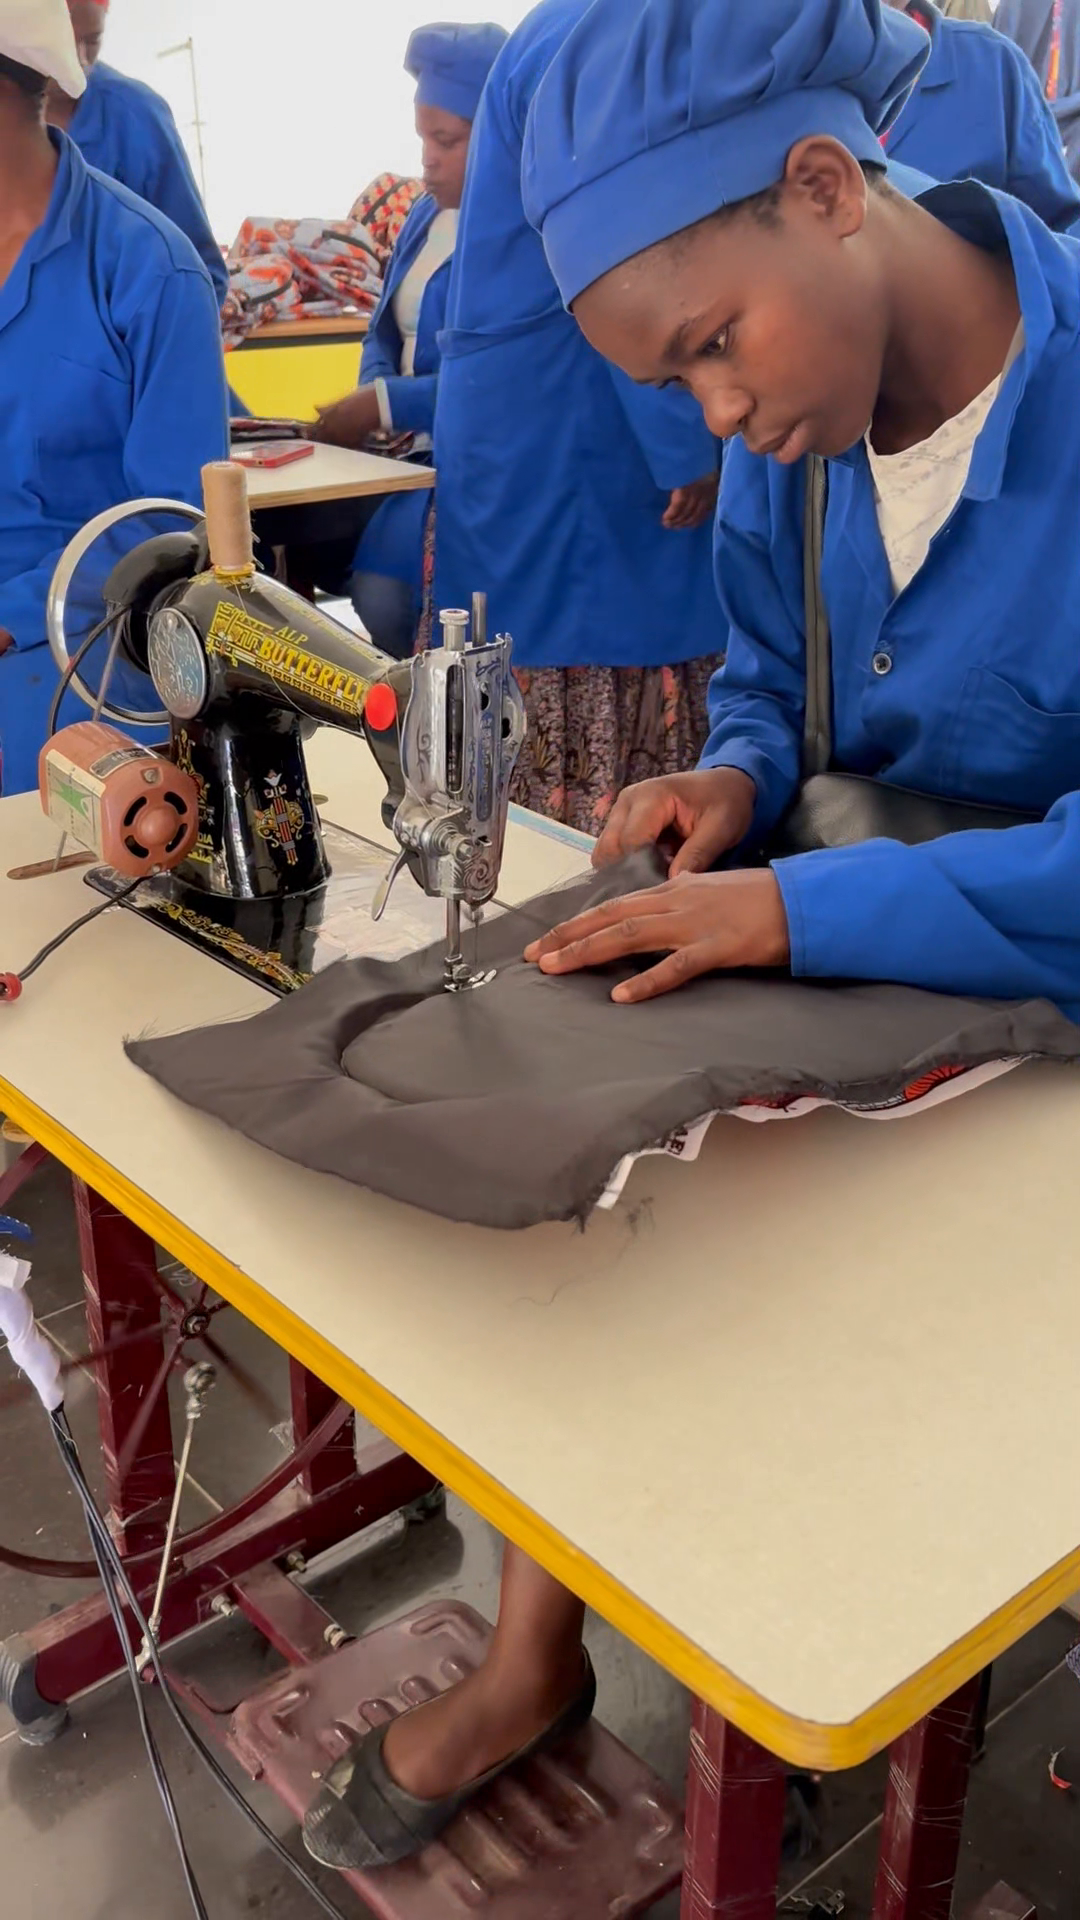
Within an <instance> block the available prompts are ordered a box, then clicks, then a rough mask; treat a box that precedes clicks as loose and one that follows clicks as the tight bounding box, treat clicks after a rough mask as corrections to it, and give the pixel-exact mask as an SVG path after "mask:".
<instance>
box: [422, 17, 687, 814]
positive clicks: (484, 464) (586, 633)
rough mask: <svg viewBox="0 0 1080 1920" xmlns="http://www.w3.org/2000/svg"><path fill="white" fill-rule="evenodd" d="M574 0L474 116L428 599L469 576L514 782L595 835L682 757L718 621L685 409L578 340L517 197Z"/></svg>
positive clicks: (448, 339) (438, 452) (438, 429)
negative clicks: (632, 794)
mask: <svg viewBox="0 0 1080 1920" xmlns="http://www.w3.org/2000/svg"><path fill="white" fill-rule="evenodd" d="M586 3H587V0H543V4H541V5H540V6H538V7H536V8H534V10H533V12H532V13H531V14H529V16H528V18H527V19H526V20H525V21H524V22H523V23H522V25H521V26H520V27H519V28H518V30H517V32H516V33H515V34H514V35H513V36H512V38H511V40H510V42H509V44H508V45H507V46H506V47H505V48H504V50H503V52H502V53H501V54H500V56H499V59H498V60H497V62H496V64H495V67H494V69H493V71H492V75H491V78H490V80H489V82H488V86H487V90H486V92H485V95H484V99H483V101H482V102H481V106H480V111H479V114H478V115H477V121H476V127H475V130H474V133H473V143H472V151H471V153H470V156H469V174H468V179H467V181H466V186H465V199H464V203H463V205H462V211H461V228H460V232H459V235H458V246H457V252H456V254H455V257H454V268H453V273H452V275H451V281H450V301H449V308H448V312H447V324H446V332H445V334H444V336H443V342H442V346H443V365H442V373H441V376H440V380H439V402H438V407H437V410H436V415H435V465H436V468H437V470H438V475H439V483H438V484H439V503H438V514H437V519H436V527H435V599H436V604H437V605H438V606H442V607H446V606H468V604H469V596H470V595H471V594H472V593H473V592H474V591H475V590H476V589H477V588H480V589H482V590H483V591H485V592H486V593H487V595H488V598H489V617H490V620H491V623H492V625H493V628H494V629H496V630H499V631H506V632H509V633H511V634H512V635H513V639H514V661H515V666H516V667H517V669H518V674H519V679H520V680H521V681H522V685H523V691H524V694H525V704H526V709H527V712H528V718H529V731H528V735H527V738H526V743H525V747H524V750H523V752H522V755H521V759H520V761H519V763H518V770H517V775H516V781H515V791H514V797H515V799H516V800H518V801H520V802H521V804H522V805H524V806H528V807H532V808H533V809H535V810H536V811H537V812H540V813H544V814H546V815H548V816H549V817H553V818H555V819H558V820H561V821H563V822H565V823H566V824H568V825H570V826H573V827H577V828H580V829H582V830H583V831H585V832H588V833H598V832H599V831H600V830H601V828H602V827H603V825H604V822H605V820H606V818H607V815H608V812H609V811H610V809H611V806H612V805H613V803H614V800H615V796H616V794H617V793H618V792H619V791H620V790H621V788H622V787H623V786H625V785H626V783H627V781H628V780H634V779H641V778H642V777H644V775H646V774H647V773H654V772H656V773H659V772H664V771H667V770H669V769H670V770H674V769H676V768H678V767H685V766H691V765H693V763H694V761H695V760H696V758H697V754H698V751H699V749H700V745H701V742H702V740H703V738H704V733H705V725H706V715H705V695H706V690H707V687H708V683H709V677H710V674H711V671H712V668H713V666H714V665H715V663H716V656H717V654H718V652H719V651H720V648H721V645H722V622H721V620H720V617H719V616H720V609H719V606H718V603H717V598H716V590H715V586H714V584H713V578H712V562H711V553H710V534H709V521H710V519H711V515H712V509H713V505H714V502H715V497H716V484H717V471H716V470H717V466H718V453H717V447H716V442H715V440H714V438H713V437H712V435H711V434H710V433H709V431H708V428H707V427H706V425H705V422H704V420H703V419H702V416H701V410H700V408H699V407H697V406H696V405H695V404H694V403H693V402H692V401H690V400H689V399H688V397H687V396H686V395H685V394H680V393H657V392H653V391H650V390H648V389H644V388H641V387H638V386H636V385H635V384H634V382H633V381H631V380H628V379H627V378H626V376H625V375H624V374H623V373H621V372H620V371H619V370H618V369H617V368H615V367H613V366H611V365H610V363H609V362H608V361H606V360H605V359H603V358H602V357H601V356H600V355H599V354H597V353H595V352H594V351H593V349H592V348H591V347H590V346H589V345H588V343H587V342H586V341H585V340H584V339H583V337H582V335H581V333H580V332H579V330H578V329H577V328H576V327H575V325H574V323H573V321H572V319H571V318H570V316H569V314H567V313H566V312H564V310H563V304H562V301H561V299H560V297H559V291H558V288H557V287H556V285H555V282H554V280H553V278H552V275H551V269H550V267H549V266H548V264H547V261H546V260H545V258H544V253H543V248H542V246H541V244H540V241H539V239H538V237H537V235H536V234H535V233H534V231H533V230H532V228H531V227H530V225H529V222H528V220H527V219H526V216H525V210H524V207H523V206H522V200H521V151H522V142H523V139H524V136H525V126H526V121H527V117H528V112H529V107H530V105H531V102H532V99H533V96H534V94H535V91H536V88H537V86H538V85H539V84H540V80H541V77H542V75H543V73H544V71H545V69H546V67H547V65H548V63H549V61H550V60H551V58H552V56H553V55H554V53H555V52H556V51H557V49H558V47H559V46H560V45H561V43H562V41H563V40H564V39H565V37H566V35H567V33H568V32H570V31H571V30H572V28H573V27H574V26H575V25H576V23H577V21H578V20H579V19H580V18H581V16H582V14H583V13H584V12H585V9H586Z"/></svg>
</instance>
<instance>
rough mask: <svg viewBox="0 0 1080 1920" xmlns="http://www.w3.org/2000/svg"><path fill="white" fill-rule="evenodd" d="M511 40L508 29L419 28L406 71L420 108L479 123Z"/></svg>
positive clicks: (489, 27)
mask: <svg viewBox="0 0 1080 1920" xmlns="http://www.w3.org/2000/svg"><path fill="white" fill-rule="evenodd" d="M508 37H509V36H508V35H507V32H506V29H505V28H504V27H496V26H492V25H490V24H488V25H485V26H477V27H455V26H449V25H447V26H433V27H417V29H416V32H415V33H414V34H413V36H412V38H411V40H410V41H409V45H408V48H407V50H406V54H405V71H406V73H411V74H412V76H413V78H414V80H415V81H416V83H417V87H416V104H417V106H418V107H441V108H442V111H443V112H444V113H456V114H457V115H458V117H459V119H461V120H475V119H476V110H477V108H478V106H479V105H480V95H481V94H482V93H483V91H484V83H485V81H486V80H487V77H488V74H489V73H490V72H491V69H492V67H493V66H494V65H495V62H496V60H497V59H498V56H499V54H500V52H501V51H502V48H503V47H504V46H505V44H506V41H507V39H508Z"/></svg>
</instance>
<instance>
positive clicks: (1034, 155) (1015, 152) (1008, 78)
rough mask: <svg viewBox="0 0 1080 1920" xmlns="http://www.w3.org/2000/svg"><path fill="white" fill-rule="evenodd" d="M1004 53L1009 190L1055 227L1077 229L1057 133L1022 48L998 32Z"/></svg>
mask: <svg viewBox="0 0 1080 1920" xmlns="http://www.w3.org/2000/svg"><path fill="white" fill-rule="evenodd" d="M1002 52H1003V53H1007V55H1008V64H1007V71H1006V74H1005V110H1006V113H1007V115H1008V122H1009V124H1008V128H1007V137H1008V143H1009V158H1008V179H1007V180H1006V183H1005V184H1006V186H1007V188H1008V191H1009V192H1010V193H1011V194H1012V195H1013V196H1014V197H1015V198H1016V199H1017V200H1023V201H1024V203H1025V204H1026V205H1027V206H1029V207H1031V208H1033V209H1034V211H1035V212H1036V213H1037V214H1038V215H1039V217H1040V219H1042V220H1045V222H1046V224H1047V226H1048V227H1052V228H1053V230H1054V232H1055V233H1073V234H1080V188H1078V187H1077V185H1076V183H1075V181H1074V180H1073V178H1072V176H1071V174H1070V173H1069V169H1068V166H1067V164H1066V160H1065V149H1064V147H1063V146H1062V144H1061V133H1060V131H1059V128H1058V123H1057V121H1056V120H1055V118H1054V116H1053V113H1052V112H1051V110H1050V108H1049V106H1048V104H1047V102H1046V100H1045V98H1044V96H1043V92H1042V89H1041V87H1040V86H1039V82H1038V78H1037V76H1036V73H1035V69H1034V67H1033V66H1032V64H1031V62H1030V60H1029V59H1028V57H1027V55H1026V53H1022V52H1021V50H1020V48H1019V47H1017V46H1014V45H1013V43H1012V41H1011V40H1005V39H1004V37H1003V36H1002Z"/></svg>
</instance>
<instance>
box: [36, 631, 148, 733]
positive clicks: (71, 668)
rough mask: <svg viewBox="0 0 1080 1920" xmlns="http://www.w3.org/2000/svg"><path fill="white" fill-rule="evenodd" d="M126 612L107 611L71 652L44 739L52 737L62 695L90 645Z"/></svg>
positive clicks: (55, 695)
mask: <svg viewBox="0 0 1080 1920" xmlns="http://www.w3.org/2000/svg"><path fill="white" fill-rule="evenodd" d="M127 612H128V608H127V607H118V608H117V610H116V612H115V613H107V614H106V615H105V618H104V620H99V621H98V623H97V626H96V627H91V629H90V631H89V633H88V634H87V636H86V639H85V640H84V641H83V642H82V644H81V646H79V647H77V648H76V650H75V652H74V653H73V654H72V656H71V659H70V660H69V661H68V663H67V666H66V667H65V668H64V671H63V673H62V674H61V676H60V684H59V686H58V687H57V689H56V692H55V693H54V694H53V697H52V704H51V705H50V707H49V718H48V723H47V725H46V728H45V738H46V740H51V739H52V737H53V734H54V733H55V732H56V722H57V720H58V719H59V717H60V707H61V704H62V702H63V698H64V695H65V693H66V692H67V690H68V688H69V687H70V685H71V683H72V681H73V680H74V678H75V675H76V674H77V673H78V671H79V668H80V667H81V666H82V663H83V661H84V660H85V659H86V656H87V654H88V653H89V651H90V649H91V647H92V646H93V644H94V641H95V640H100V639H101V636H102V634H103V633H104V632H105V631H106V629H107V628H108V627H114V626H115V625H116V622H117V621H118V620H119V619H120V616H121V614H125V613H127Z"/></svg>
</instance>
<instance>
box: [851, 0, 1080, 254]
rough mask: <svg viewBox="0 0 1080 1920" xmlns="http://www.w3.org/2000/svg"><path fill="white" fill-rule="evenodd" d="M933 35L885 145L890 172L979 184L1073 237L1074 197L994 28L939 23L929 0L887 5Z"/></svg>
mask: <svg viewBox="0 0 1080 1920" xmlns="http://www.w3.org/2000/svg"><path fill="white" fill-rule="evenodd" d="M887 4H888V5H890V6H893V7H896V8H898V9H899V10H900V11H902V12H905V13H907V14H908V15H910V17H911V19H913V20H915V21H917V22H918V24H919V26H920V27H923V28H924V29H925V31H926V32H927V33H928V34H929V35H930V58H929V60H928V61H927V63H926V66H925V67H924V68H923V71H922V73H921V74H920V76H919V82H918V85H917V86H916V88H915V91H914V93H913V94H912V96H911V99H910V100H909V101H908V103H907V105H906V106H905V108H904V110H903V112H902V114H901V115H900V117H899V119H898V121H897V123H896V125H895V126H894V127H893V128H891V129H890V131H889V133H888V135H887V136H886V140H885V151H886V154H887V156H888V159H889V163H890V169H891V168H892V167H893V165H894V164H895V163H899V165H900V166H904V167H913V168H914V169H915V170H916V171H917V172H919V173H923V174H926V175H928V176H929V179H930V180H967V179H973V180H981V181H982V183H983V185H984V186H987V187H999V188H1001V190H1002V191H1003V192H1005V193H1013V194H1015V195H1016V198H1017V199H1018V200H1023V202H1024V204H1025V205H1026V206H1029V207H1031V208H1032V210H1033V211H1034V212H1035V213H1037V214H1038V215H1039V217H1040V219H1042V220H1045V221H1046V224H1047V226H1048V227H1053V228H1054V230H1055V232H1057V233H1077V232H1080V190H1078V189H1077V187H1076V185H1075V184H1074V182H1073V181H1072V179H1071V178H1070V177H1069V170H1068V168H1067V166H1066V164H1065V154H1064V150H1063V148H1062V144H1061V135H1060V133H1059V131H1058V127H1057V122H1056V121H1055V119H1054V116H1053V114H1052V113H1051V111H1050V108H1049V107H1048V106H1047V104H1046V101H1045V99H1044V98H1043V94H1042V90H1041V88H1040V86H1039V83H1038V80H1037V79H1036V77H1035V71H1034V68H1033V67H1032V65H1031V62H1030V60H1028V59H1027V58H1026V57H1025V55H1024V54H1023V53H1021V51H1020V49H1019V47H1016V46H1014V45H1013V43H1012V41H1011V40H1006V39H1005V38H1004V37H1003V35H1001V34H1000V33H995V32H994V29H993V28H992V27H987V26H980V25H979V24H977V23H976V22H975V21H971V20H966V21H961V20H949V19H945V18H944V17H943V15H942V13H941V11H940V10H939V8H938V7H936V6H935V5H934V4H933V0H887Z"/></svg>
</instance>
